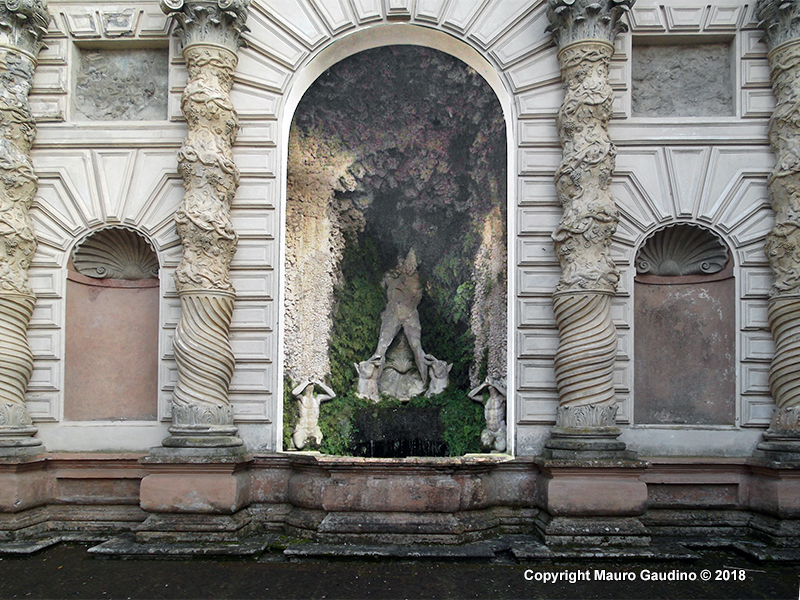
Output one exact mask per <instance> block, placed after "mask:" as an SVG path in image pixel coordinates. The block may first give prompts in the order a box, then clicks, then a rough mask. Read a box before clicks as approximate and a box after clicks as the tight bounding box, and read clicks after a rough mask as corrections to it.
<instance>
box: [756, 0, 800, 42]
mask: <svg viewBox="0 0 800 600" xmlns="http://www.w3.org/2000/svg"><path fill="white" fill-rule="evenodd" d="M756 18H757V19H758V26H759V27H761V28H762V29H763V30H764V33H765V34H766V35H765V36H764V37H765V39H766V42H767V46H768V47H769V49H770V50H773V49H774V48H777V47H778V46H780V45H781V44H783V43H785V42H789V41H791V40H794V39H798V38H800V1H798V0H759V1H758V2H757V4H756Z"/></svg>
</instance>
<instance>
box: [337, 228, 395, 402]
mask: <svg viewBox="0 0 800 600" xmlns="http://www.w3.org/2000/svg"><path fill="white" fill-rule="evenodd" d="M382 278H383V270H382V268H381V264H380V257H379V256H378V251H377V248H376V247H375V244H374V243H372V241H371V240H364V241H363V242H362V243H360V244H359V243H358V241H357V240H354V239H351V240H348V244H347V247H346V249H345V252H344V256H343V257H342V282H341V283H340V285H338V286H337V287H336V289H335V305H334V312H333V328H332V331H331V339H330V354H329V357H330V364H331V387H332V388H333V389H334V390H335V391H336V392H337V394H339V395H346V394H348V393H349V392H351V391H352V390H353V388H354V386H355V383H356V380H357V377H356V370H355V367H354V366H353V363H357V362H361V361H362V360H366V359H367V358H369V357H370V356H371V355H372V353H373V352H374V351H375V346H376V345H377V343H378V334H379V333H380V326H381V318H380V315H381V311H382V310H383V305H384V304H385V302H386V295H385V293H384V291H383V288H382V287H381V279H382Z"/></svg>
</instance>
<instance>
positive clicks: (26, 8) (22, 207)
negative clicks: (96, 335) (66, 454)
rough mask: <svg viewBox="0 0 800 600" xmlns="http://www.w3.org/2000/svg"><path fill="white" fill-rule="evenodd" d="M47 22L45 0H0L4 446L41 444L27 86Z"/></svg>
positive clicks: (0, 410) (0, 404) (0, 399)
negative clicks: (32, 391)
mask: <svg viewBox="0 0 800 600" xmlns="http://www.w3.org/2000/svg"><path fill="white" fill-rule="evenodd" d="M49 22H50V15H49V14H48V12H47V3H46V1H44V0H21V1H18V2H15V1H13V0H11V1H9V0H6V1H4V2H1V3H0V74H1V75H2V76H0V136H1V137H2V143H1V144H0V454H2V453H3V452H4V449H5V451H8V449H12V450H13V449H14V448H20V447H34V446H40V445H41V441H40V440H37V439H35V438H33V437H32V436H33V434H35V433H36V428H35V427H33V424H32V422H31V418H30V415H29V413H28V409H27V407H26V405H25V391H26V389H27V387H28V382H29V381H30V378H31V374H32V372H33V355H32V353H31V349H30V346H29V344H28V337H27V329H28V324H29V323H30V319H31V315H32V314H33V307H34V303H35V297H34V294H33V290H32V288H31V285H30V282H29V281H28V268H29V267H30V265H31V261H32V260H33V256H34V253H35V252H36V245H37V242H36V237H35V235H34V231H33V222H32V221H31V217H30V214H29V210H30V207H31V204H32V202H33V197H34V196H35V194H36V190H37V178H36V175H35V174H34V172H33V165H32V164H31V158H30V150H31V146H32V145H33V141H34V138H35V137H36V123H35V121H34V118H33V115H32V113H31V109H30V105H29V103H28V94H29V93H30V89H31V86H32V84H33V73H34V69H35V67H36V58H37V56H38V54H39V50H40V49H41V48H42V46H43V44H42V36H43V35H44V34H45V32H46V31H47V25H48V23H49Z"/></svg>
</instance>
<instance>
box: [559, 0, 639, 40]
mask: <svg viewBox="0 0 800 600" xmlns="http://www.w3.org/2000/svg"><path fill="white" fill-rule="evenodd" d="M634 2H635V0H548V2H547V18H548V19H549V20H550V25H548V26H547V31H551V32H552V33H553V38H555V41H556V44H557V45H558V47H559V48H565V47H566V46H569V45H570V44H574V43H576V42H581V41H587V40H602V41H605V42H608V43H609V44H613V43H614V39H615V38H616V37H617V34H619V33H622V32H625V31H628V25H627V23H625V22H624V21H623V20H622V16H623V15H624V14H625V13H626V12H628V11H629V10H630V8H631V6H633V3H634Z"/></svg>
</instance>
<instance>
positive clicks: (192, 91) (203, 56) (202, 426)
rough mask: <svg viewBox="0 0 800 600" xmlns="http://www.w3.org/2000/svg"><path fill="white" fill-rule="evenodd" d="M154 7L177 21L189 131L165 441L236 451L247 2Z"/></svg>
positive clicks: (181, 159) (182, 166)
mask: <svg viewBox="0 0 800 600" xmlns="http://www.w3.org/2000/svg"><path fill="white" fill-rule="evenodd" d="M161 6H162V9H163V10H164V12H166V13H167V14H170V15H172V16H174V18H175V20H176V21H177V22H178V25H179V32H180V33H181V35H182V36H183V42H184V49H183V56H184V58H185V59H186V66H187V70H188V72H189V79H188V82H187V84H186V88H185V89H184V92H183V96H182V99H181V109H182V111H183V114H184V116H185V117H186V122H187V124H188V128H189V131H188V133H187V136H186V139H185V140H184V142H183V145H182V147H181V149H180V151H179V152H178V171H179V173H180V174H181V176H182V177H183V181H184V186H185V188H186V193H185V195H184V198H183V202H182V204H181V206H180V208H179V209H178V210H177V212H176V213H175V223H176V226H177V230H178V235H179V236H180V239H181V243H182V244H183V258H182V259H181V262H180V264H179V265H178V267H177V269H176V271H175V285H176V288H177V290H178V294H179V296H180V298H181V309H182V310H181V317H180V321H179V323H178V327H177V329H176V332H175V341H174V348H175V361H176V363H177V366H178V383H177V385H176V387H175V394H174V406H173V425H172V427H171V428H170V433H171V434H172V437H170V438H167V439H166V440H164V442H163V443H164V445H165V446H177V447H224V446H240V445H241V444H242V441H241V440H240V439H239V438H238V437H236V436H235V434H236V431H237V428H236V427H235V426H234V425H233V409H232V407H231V405H230V400H229V398H228V387H229V385H230V381H231V378H232V376H233V369H234V357H233V352H232V350H231V346H230V340H229V332H230V324H231V319H232V316H233V303H234V298H235V290H234V289H233V284H232V283H231V279H230V264H231V261H232V260H233V256H234V254H235V253H236V245H237V239H238V238H237V235H236V232H235V231H234V230H233V225H232V224H231V219H230V209H231V203H232V202H233V199H234V197H235V195H236V190H237V188H238V186H239V171H238V169H237V168H236V165H235V163H234V160H233V151H232V146H233V143H234V141H235V140H236V136H237V134H238V131H239V120H238V117H237V115H236V110H235V109H234V106H233V102H232V101H231V96H230V92H231V87H232V86H233V74H234V71H235V69H236V64H237V61H238V58H237V55H236V50H237V49H238V47H239V45H240V34H241V33H242V32H243V31H245V25H244V21H245V19H246V14H247V13H246V9H247V2H246V1H242V0H230V1H226V0H219V1H218V2H183V1H176V2H171V1H169V0H163V1H162V4H161Z"/></svg>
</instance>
